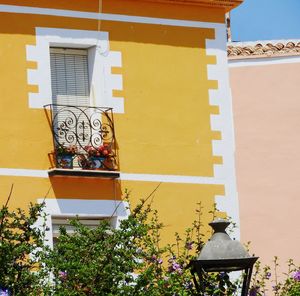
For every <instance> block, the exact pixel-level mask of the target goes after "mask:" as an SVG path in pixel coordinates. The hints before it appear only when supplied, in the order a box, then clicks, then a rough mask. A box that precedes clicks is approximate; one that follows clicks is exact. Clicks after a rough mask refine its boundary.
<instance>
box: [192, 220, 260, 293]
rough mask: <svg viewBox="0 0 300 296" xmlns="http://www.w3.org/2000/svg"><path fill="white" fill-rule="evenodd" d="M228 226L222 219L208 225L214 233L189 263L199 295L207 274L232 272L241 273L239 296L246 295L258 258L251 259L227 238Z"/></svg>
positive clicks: (244, 250)
mask: <svg viewBox="0 0 300 296" xmlns="http://www.w3.org/2000/svg"><path fill="white" fill-rule="evenodd" d="M229 224H230V222H228V221H227V220H224V219H216V220H214V221H213V222H211V223H209V225H210V226H211V227H212V228H213V230H214V233H213V235H212V237H211V238H210V240H209V241H208V242H207V243H206V244H205V245H204V247H203V249H202V251H201V252H200V254H199V256H198V258H197V259H196V260H191V262H190V268H191V273H192V275H193V279H194V284H195V287H196V289H197V291H198V293H199V295H204V293H205V288H206V283H205V280H204V278H205V275H206V274H207V273H210V272H213V273H221V272H225V273H227V272H232V271H243V284H242V290H241V294H240V295H241V296H247V295H248V290H249V285H250V280H251V275H252V269H253V265H254V263H255V262H256V260H257V259H258V257H251V256H250V255H249V254H248V252H247V251H246V249H245V248H244V247H243V245H242V244H241V243H240V242H239V241H237V240H232V239H231V238H230V237H229V235H228V234H227V233H226V231H225V229H226V228H227V226H228V225H229ZM224 295H225V294H224Z"/></svg>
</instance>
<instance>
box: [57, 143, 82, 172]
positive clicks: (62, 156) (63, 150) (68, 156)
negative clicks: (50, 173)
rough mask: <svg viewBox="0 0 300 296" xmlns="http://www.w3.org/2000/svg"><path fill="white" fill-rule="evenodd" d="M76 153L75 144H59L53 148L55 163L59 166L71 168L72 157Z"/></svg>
mask: <svg viewBox="0 0 300 296" xmlns="http://www.w3.org/2000/svg"><path fill="white" fill-rule="evenodd" d="M76 153H77V147H76V146H75V145H70V146H65V145H59V146H57V147H56V149H55V155H56V163H57V166H58V167H59V168H63V169H72V168H73V157H74V155H75V154H76Z"/></svg>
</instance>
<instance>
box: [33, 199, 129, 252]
mask: <svg viewBox="0 0 300 296" xmlns="http://www.w3.org/2000/svg"><path fill="white" fill-rule="evenodd" d="M38 202H39V203H43V202H44V203H45V207H44V213H45V214H46V221H45V226H46V228H47V231H46V233H45V244H46V245H48V246H50V247H51V248H53V231H52V224H53V223H52V217H53V218H58V217H61V218H70V219H72V218H75V217H78V218H79V219H80V218H93V219H99V220H100V219H109V220H110V224H111V226H112V227H113V228H118V227H119V226H120V223H121V221H122V220H124V219H127V217H128V216H129V213H130V212H129V207H128V203H127V202H124V201H121V200H83V199H54V198H53V199H52V198H47V199H38ZM42 225H43V220H42V218H41V219H40V220H39V221H37V227H40V228H42Z"/></svg>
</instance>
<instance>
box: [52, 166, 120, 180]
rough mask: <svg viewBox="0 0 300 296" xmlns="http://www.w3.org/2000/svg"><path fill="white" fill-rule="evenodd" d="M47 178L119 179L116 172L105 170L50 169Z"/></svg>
mask: <svg viewBox="0 0 300 296" xmlns="http://www.w3.org/2000/svg"><path fill="white" fill-rule="evenodd" d="M48 175H49V177H53V176H67V177H96V178H103V179H117V178H119V177H120V172H118V171H105V170H82V169H80V170H76V169H59V168H56V169H51V170H49V171H48Z"/></svg>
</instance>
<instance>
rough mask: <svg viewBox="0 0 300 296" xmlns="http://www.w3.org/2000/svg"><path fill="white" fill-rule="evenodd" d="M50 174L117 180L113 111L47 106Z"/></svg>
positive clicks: (96, 108)
mask: <svg viewBox="0 0 300 296" xmlns="http://www.w3.org/2000/svg"><path fill="white" fill-rule="evenodd" d="M44 107H45V108H47V109H48V108H50V123H51V130H52V135H53V151H52V153H51V154H50V155H51V160H52V168H51V170H50V171H49V175H50V176H53V175H67V176H91V177H105V178H118V177H119V172H118V168H119V166H118V157H117V150H116V140H115V131H114V121H113V111H112V108H102V107H89V106H69V105H56V104H50V105H46V106H44Z"/></svg>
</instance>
